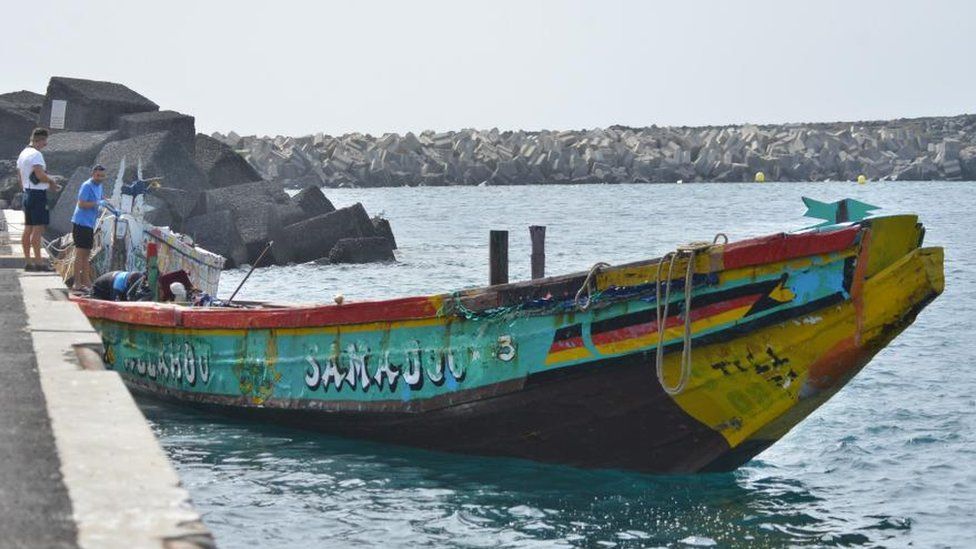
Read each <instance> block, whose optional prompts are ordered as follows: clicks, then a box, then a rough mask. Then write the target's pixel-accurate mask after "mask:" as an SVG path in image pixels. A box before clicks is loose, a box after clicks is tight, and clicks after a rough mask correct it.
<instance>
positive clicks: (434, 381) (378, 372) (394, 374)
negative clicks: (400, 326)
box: [305, 341, 467, 393]
mask: <svg viewBox="0 0 976 549" xmlns="http://www.w3.org/2000/svg"><path fill="white" fill-rule="evenodd" d="M462 355H463V353H458V352H457V351H456V350H454V349H421V347H420V342H419V341H413V342H411V343H410V344H409V345H408V347H407V348H406V349H404V350H402V351H394V352H391V351H388V350H385V351H382V352H378V353H374V352H373V351H371V349H370V348H369V346H368V345H366V344H365V343H356V344H349V345H347V346H346V347H345V348H344V349H342V350H339V348H338V345H336V344H333V345H332V346H331V348H330V350H329V352H328V353H327V354H323V353H321V352H320V350H319V348H318V346H315V345H313V346H311V347H310V348H309V349H308V352H307V354H306V356H305V362H306V366H305V385H306V387H308V388H309V389H312V390H319V389H321V390H322V391H325V392H328V391H334V392H342V391H344V390H345V391H362V392H364V393H365V392H370V391H374V392H390V393H393V392H395V391H396V390H397V386H398V385H399V384H400V383H403V384H405V385H406V386H407V387H408V388H409V390H411V391H419V390H420V389H422V388H423V387H424V384H425V383H430V384H431V385H433V386H435V387H440V386H442V385H445V384H448V385H450V386H451V387H454V386H456V385H457V384H460V383H462V382H464V379H465V377H466V375H467V364H466V362H467V360H466V359H465V358H462Z"/></svg>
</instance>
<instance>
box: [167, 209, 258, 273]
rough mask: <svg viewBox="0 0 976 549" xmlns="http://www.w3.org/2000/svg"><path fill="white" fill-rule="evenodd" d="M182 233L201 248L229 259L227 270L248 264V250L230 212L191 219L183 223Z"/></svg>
mask: <svg viewBox="0 0 976 549" xmlns="http://www.w3.org/2000/svg"><path fill="white" fill-rule="evenodd" d="M182 232H183V233H184V234H187V235H189V236H190V237H191V238H193V240H194V241H195V242H196V243H197V244H199V245H200V247H202V248H204V249H206V250H209V251H211V252H214V253H216V254H220V255H222V256H224V257H225V258H227V263H226V264H225V265H224V267H225V268H227V269H231V268H233V267H236V266H238V265H243V264H244V263H247V259H248V256H247V249H246V248H245V247H244V242H242V241H241V237H240V233H239V232H238V231H237V227H236V226H235V225H234V217H233V214H232V213H231V212H230V211H229V210H223V211H219V212H211V213H206V214H203V215H198V216H194V217H191V218H189V219H187V220H186V221H185V222H184V223H183V231H182Z"/></svg>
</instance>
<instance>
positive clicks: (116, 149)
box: [95, 132, 209, 196]
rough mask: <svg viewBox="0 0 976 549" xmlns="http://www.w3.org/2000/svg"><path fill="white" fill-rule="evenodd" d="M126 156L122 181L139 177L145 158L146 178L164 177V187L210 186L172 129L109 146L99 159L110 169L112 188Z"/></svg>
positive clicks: (108, 183) (195, 187)
mask: <svg viewBox="0 0 976 549" xmlns="http://www.w3.org/2000/svg"><path fill="white" fill-rule="evenodd" d="M123 159H124V160H125V173H124V174H123V178H122V180H123V182H125V183H129V182H131V181H133V180H135V179H136V173H137V168H138V166H139V163H140V161H141V163H142V176H143V178H152V177H162V178H163V180H162V182H161V183H162V185H163V186H164V187H169V188H173V189H182V190H186V191H201V190H205V189H207V188H209V186H208V184H207V178H206V176H205V175H204V174H203V172H201V171H200V168H198V167H197V166H196V164H194V163H193V159H192V158H191V157H190V153H188V152H187V151H186V149H185V148H183V146H182V145H180V143H179V141H178V140H177V139H176V138H174V137H173V135H172V134H171V133H170V132H159V133H150V134H146V135H140V136H138V137H132V138H129V139H123V140H121V141H113V142H111V143H108V144H107V145H105V147H104V148H102V151H101V152H100V153H99V154H98V156H97V157H96V158H95V162H97V163H99V164H101V165H103V166H105V169H106V170H107V171H108V181H107V182H106V184H107V185H108V189H112V188H114V185H115V183H114V182H115V180H116V177H117V176H118V173H119V169H120V167H121V165H122V161H123ZM108 194H110V193H106V196H108Z"/></svg>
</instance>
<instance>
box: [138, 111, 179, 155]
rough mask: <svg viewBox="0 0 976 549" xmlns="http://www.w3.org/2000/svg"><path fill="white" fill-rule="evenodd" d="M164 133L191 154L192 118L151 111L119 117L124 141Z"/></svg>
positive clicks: (176, 113)
mask: <svg viewBox="0 0 976 549" xmlns="http://www.w3.org/2000/svg"><path fill="white" fill-rule="evenodd" d="M166 131H168V132H170V134H172V136H173V138H174V139H176V141H177V142H179V144H180V145H183V147H184V148H186V150H187V151H189V152H191V153H192V152H193V149H194V147H195V144H194V137H195V136H196V133H197V130H196V126H195V125H194V118H193V117H192V116H189V115H186V114H181V113H178V112H175V111H151V112H140V113H135V114H124V115H122V116H120V117H119V132H121V134H122V137H123V138H126V139H127V138H130V137H137V136H140V135H146V134H148V133H157V132H166Z"/></svg>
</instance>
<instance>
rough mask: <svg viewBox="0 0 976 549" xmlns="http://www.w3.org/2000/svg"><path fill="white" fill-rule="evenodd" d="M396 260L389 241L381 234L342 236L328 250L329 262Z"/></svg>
mask: <svg viewBox="0 0 976 549" xmlns="http://www.w3.org/2000/svg"><path fill="white" fill-rule="evenodd" d="M374 261H396V257H395V256H394V255H393V247H392V246H390V241H389V240H387V239H386V238H384V237H382V236H369V237H363V238H343V239H341V240H339V241H338V242H336V245H335V246H333V247H332V251H330V252H329V263H372V262H374Z"/></svg>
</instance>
